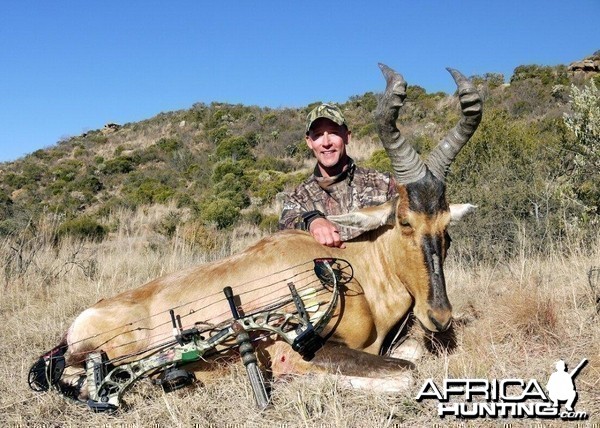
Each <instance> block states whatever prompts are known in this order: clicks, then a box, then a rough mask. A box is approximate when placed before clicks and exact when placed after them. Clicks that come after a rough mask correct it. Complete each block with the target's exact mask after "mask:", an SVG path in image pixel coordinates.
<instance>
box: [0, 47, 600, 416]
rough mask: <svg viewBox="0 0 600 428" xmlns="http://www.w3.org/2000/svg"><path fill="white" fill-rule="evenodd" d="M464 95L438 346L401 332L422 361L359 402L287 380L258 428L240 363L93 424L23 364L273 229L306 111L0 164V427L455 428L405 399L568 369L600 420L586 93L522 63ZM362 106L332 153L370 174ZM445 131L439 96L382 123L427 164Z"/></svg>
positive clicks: (131, 129) (142, 390) (346, 392)
mask: <svg viewBox="0 0 600 428" xmlns="http://www.w3.org/2000/svg"><path fill="white" fill-rule="evenodd" d="M596 56H597V57H598V58H599V60H600V55H599V54H596ZM473 79H474V81H475V82H476V84H477V85H478V87H479V89H480V91H481V93H482V95H483V96H484V98H485V104H484V119H483V121H482V123H481V126H480V127H479V129H478V131H477V132H476V134H475V135H474V137H473V139H472V140H471V141H470V142H469V144H468V145H467V146H466V147H465V148H464V149H463V151H462V152H461V153H460V155H459V156H458V158H457V160H456V162H455V163H454V164H453V166H452V170H451V171H450V174H449V176H448V179H447V181H448V192H449V199H450V201H451V202H471V203H473V204H475V205H478V207H479V208H478V211H477V214H476V215H475V216H471V217H469V218H468V219H467V221H466V222H464V223H462V224H460V225H457V226H456V227H454V228H453V230H452V237H453V243H452V247H451V249H450V251H449V256H448V260H447V262H446V269H445V274H446V280H447V283H448V294H449V298H450V301H451V302H452V304H453V307H454V311H455V315H456V321H455V323H454V330H453V331H452V334H451V335H450V337H448V336H426V335H425V334H424V333H423V332H422V331H421V330H420V328H419V327H418V326H415V327H413V329H412V330H411V331H410V334H411V335H412V336H414V337H415V338H417V339H418V340H420V341H422V342H423V343H425V344H427V346H428V347H429V349H430V352H428V353H426V354H425V356H424V357H423V359H422V360H421V361H420V362H419V364H418V368H417V370H416V371H415V372H414V373H413V376H414V379H415V382H414V385H413V387H412V388H411V389H410V390H409V391H406V392H404V393H399V394H390V395H377V394H374V393H372V392H366V391H354V390H351V389H348V388H347V387H345V386H344V384H343V381H342V380H341V379H340V378H339V377H337V376H325V377H311V376H309V377H298V378H289V379H286V380H280V381H278V382H277V383H276V384H275V385H274V395H273V400H274V405H273V407H272V408H270V409H268V410H267V411H265V412H263V413H258V412H256V411H255V408H254V405H253V401H252V397H251V390H250V387H249V385H248V383H247V381H246V378H245V374H244V370H243V367H242V366H241V365H240V366H232V367H228V368H226V369H225V373H224V375H223V377H222V379H220V380H218V381H216V382H215V383H212V384H207V385H204V386H198V387H197V388H194V389H185V390H183V391H181V392H177V393H174V394H169V395H167V394H163V393H162V391H161V390H160V388H157V387H154V386H152V385H151V384H150V383H149V382H145V381H144V382H140V383H139V384H138V385H136V386H135V388H133V389H132V390H131V391H129V392H128V393H127V394H126V396H125V398H126V401H127V403H128V404H129V406H130V407H129V410H128V411H127V412H125V413H120V414H117V415H105V414H93V413H91V412H90V411H89V410H88V409H86V408H79V407H76V406H74V405H73V404H71V403H67V402H65V401H63V400H62V399H60V398H59V397H58V396H57V394H52V393H50V394H36V393H34V392H32V391H30V390H29V389H28V387H27V385H26V378H27V372H28V370H29V367H30V365H31V363H32V362H33V361H34V360H35V358H36V357H37V356H38V355H40V354H41V353H42V352H43V351H46V350H48V349H50V348H51V347H53V346H54V345H55V344H56V343H57V341H58V340H59V338H60V337H61V336H62V334H63V333H64V332H65V331H66V329H67V328H68V326H69V325H70V323H71V322H72V320H73V319H74V317H75V316H76V315H77V314H79V313H80V312H81V311H82V310H83V309H85V308H86V307H89V306H90V305H92V304H93V303H94V302H96V301H97V300H99V299H101V298H104V297H106V296H111V295H114V294H116V293H118V292H120V291H123V290H127V289H131V288H134V287H137V286H139V285H141V284H143V283H145V282H147V281H149V280H151V279H153V278H156V277H158V276H160V275H163V274H166V273H169V272H175V271H178V270H180V269H183V268H186V267H189V266H193V265H197V264H199V263H204V262H209V261H212V260H218V259H221V258H223V257H224V256H227V255H229V254H232V253H235V252H237V251H239V250H241V249H242V248H245V247H246V246H247V245H249V244H251V243H253V242H255V241H256V240H257V239H259V238H260V237H262V236H264V235H266V234H269V233H271V232H273V231H274V230H275V224H276V220H277V215H278V212H279V206H278V197H277V195H278V193H280V192H281V191H284V190H285V189H289V188H291V187H292V186H294V185H295V184H296V183H298V182H299V181H300V180H303V179H304V178H305V177H306V176H307V175H308V174H310V172H311V170H312V165H313V161H312V159H311V157H310V153H308V151H307V149H306V147H305V143H304V141H303V135H304V126H305V125H304V118H305V116H306V113H307V112H308V111H309V110H310V109H311V108H312V105H309V106H306V107H305V108H302V109H269V108H260V107H256V106H243V105H227V104H219V103H212V104H210V105H205V104H197V105H194V106H192V107H191V108H190V109H186V110H181V111H176V112H167V113H161V114H159V115H157V116H156V117H153V118H151V119H148V120H146V121H142V122H138V123H128V124H122V125H114V126H107V127H105V128H104V129H100V130H95V131H90V132H88V133H86V134H85V135H80V136H76V137H72V138H69V139H65V140H64V141H60V142H59V143H57V144H56V145H55V146H53V147H50V148H47V149H44V150H38V151H36V152H34V153H32V154H30V155H28V156H26V157H24V158H22V159H19V160H17V161H15V162H11V163H4V164H2V165H0V264H1V266H2V269H1V270H0V283H1V287H2V299H0V336H1V337H2V338H3V339H4V340H3V341H2V344H1V345H0V361H2V366H0V367H1V369H0V374H1V376H0V421H2V422H5V423H6V424H7V425H8V426H40V425H41V424H47V425H51V426H125V425H127V426H140V427H141V426H144V427H145V426H227V424H238V425H240V426H241V425H242V424H247V425H248V426H280V425H281V426H291V427H296V426H322V425H325V426H339V427H345V426H365V427H382V426H395V425H396V424H406V426H429V425H433V424H439V423H443V424H451V423H454V422H457V421H455V420H453V419H449V420H440V419H439V418H438V417H437V416H436V413H435V411H436V410H435V406H434V404H433V403H431V402H428V401H425V402H422V403H417V402H416V401H415V400H414V397H415V395H416V394H417V391H418V389H419V388H420V387H421V385H422V384H423V382H424V380H425V379H427V378H434V379H436V380H439V379H444V378H447V377H454V378H461V377H462V378H465V377H481V378H489V379H492V378H498V379H502V378H511V377H515V376H517V377H521V378H524V379H530V378H535V379H537V380H538V381H539V382H540V383H545V382H546V381H547V378H548V376H549V374H550V373H551V372H552V371H553V368H554V363H555V362H556V360H557V359H558V358H563V359H565V360H566V361H567V362H568V363H569V364H570V365H574V364H576V363H577V362H578V361H579V360H580V359H581V358H584V357H585V358H588V359H589V364H588V366H587V367H586V368H585V370H583V371H582V373H581V375H580V376H579V377H578V378H577V389H578V391H579V394H580V400H579V402H578V404H577V409H578V410H585V411H586V412H587V413H588V414H589V415H590V419H589V420H588V422H590V423H598V422H600V419H599V417H600V416H599V415H600V406H599V403H600V396H599V395H598V385H599V384H600V336H599V330H598V328H597V321H598V316H599V313H600V307H599V303H598V302H599V301H600V300H599V299H600V297H599V296H600V276H599V274H598V273H599V272H600V236H599V235H598V223H599V214H600V211H599V209H600V208H599V207H600V191H599V189H600V186H599V185H598V184H599V183H600V93H599V91H598V88H600V79H599V78H598V76H597V75H591V76H590V75H589V73H588V74H581V73H579V72H575V71H574V70H573V69H572V68H571V69H570V68H569V67H567V66H556V67H546V66H538V65H524V66H521V67H518V68H517V69H515V72H514V74H513V76H511V77H510V78H508V79H505V78H504V76H500V75H497V74H495V73H488V74H486V75H484V76H474V77H473ZM505 80H507V82H506V81H505ZM594 81H595V82H596V83H594ZM415 83H418V82H415ZM594 85H595V86H594ZM377 96H378V94H373V93H366V94H363V95H357V96H355V97H351V99H349V100H348V101H347V102H346V103H344V104H343V105H342V106H341V107H342V109H343V110H344V112H345V114H346V117H347V119H348V121H349V122H350V124H351V128H352V130H353V141H352V144H351V146H350V147H349V151H350V153H351V155H352V156H353V157H355V158H356V159H357V160H358V161H359V163H361V164H363V165H367V166H372V167H376V168H379V169H388V168H389V162H388V160H387V158H386V156H385V154H384V152H383V151H382V150H381V145H380V142H379V140H378V137H377V136H376V133H375V129H374V125H373V122H372V112H373V110H374V108H375V106H376V103H377ZM565 115H566V116H565ZM457 120H458V105H457V99H456V97H454V96H453V94H444V93H434V94H430V93H427V91H426V90H425V89H424V88H421V87H419V86H410V87H409V90H408V99H407V103H406V106H405V108H404V109H403V111H402V113H401V116H400V118H399V126H400V128H401V129H402V130H403V132H404V135H405V136H406V138H407V139H408V140H409V141H410V142H411V143H412V144H413V145H414V146H415V147H416V148H417V149H418V151H419V152H421V153H427V152H428V151H429V149H430V148H431V147H433V145H434V144H436V143H437V141H439V139H440V138H442V137H443V136H444V135H445V134H446V132H447V131H448V130H449V129H450V128H451V127H452V126H454V124H455V123H456V121H457ZM450 345H451V346H450ZM458 422H463V421H458ZM508 422H510V423H511V424H512V426H521V425H526V426H529V425H530V422H531V421H530V420H527V419H521V420H517V419H515V420H510V421H508ZM536 422H537V421H536ZM497 424H498V421H496V420H477V421H475V423H473V426H496V425H497ZM236 426H237V425H236ZM557 426H558V425H557Z"/></svg>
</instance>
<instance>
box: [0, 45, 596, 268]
mask: <svg viewBox="0 0 600 428" xmlns="http://www.w3.org/2000/svg"><path fill="white" fill-rule="evenodd" d="M596 56H597V57H598V58H600V55H596ZM596 56H594V57H593V58H596ZM591 76H592V77H591V78H589V75H588V78H586V77H585V76H582V75H581V74H577V73H576V72H575V71H573V70H570V69H569V68H568V67H566V66H564V65H560V66H556V67H548V66H537V65H524V66H520V67H517V68H516V69H515V72H514V74H513V76H511V77H510V79H508V80H509V83H504V82H505V80H506V79H505V77H504V76H501V75H498V74H495V73H487V74H485V75H484V76H473V79H474V81H475V82H476V84H477V86H478V88H479V90H480V91H481V93H482V95H483V96H484V98H485V104H484V106H485V109H484V118H483V122H482V124H481V126H480V128H479V130H478V131H477V133H476V134H475V136H474V138H473V139H472V141H471V142H470V143H469V144H468V145H467V147H466V148H465V149H464V150H463V152H462V153H461V154H460V155H459V157H458V159H457V160H456V162H455V163H454V164H453V166H452V170H451V173H450V176H449V178H448V183H449V196H450V199H451V200H452V201H459V202H462V201H469V202H471V203H474V204H476V205H478V206H480V212H479V215H478V218H477V223H476V225H475V227H470V228H469V231H472V232H473V236H472V238H474V236H477V237H479V238H483V242H485V246H486V247H488V246H489V244H490V243H492V244H493V243H494V242H496V241H498V240H506V239H508V240H509V241H510V240H513V239H514V235H515V233H518V230H519V228H521V227H526V228H528V229H530V230H531V231H532V233H533V234H534V235H536V236H539V242H538V241H537V240H536V245H538V246H540V247H543V246H544V245H547V244H548V242H550V241H552V240H554V239H556V238H561V237H564V236H565V234H567V233H571V232H577V233H581V234H582V235H585V234H586V232H587V230H588V228H589V227H590V226H593V225H594V224H595V222H594V218H593V217H597V215H598V213H599V208H598V207H599V206H600V203H599V201H600V192H599V191H598V186H596V185H595V184H594V183H598V181H599V176H598V171H597V168H596V169H594V168H591V169H590V170H589V171H587V172H586V173H579V174H575V175H574V174H573V171H574V169H576V168H577V159H576V156H575V155H574V153H576V150H574V148H575V145H576V141H577V138H578V137H577V136H576V135H575V133H574V132H572V130H571V129H568V128H567V126H566V125H565V120H564V117H563V115H564V114H565V113H567V114H571V115H572V114H574V113H573V105H572V104H573V102H572V91H573V89H572V85H575V86H577V87H585V86H584V85H586V84H587V85H589V84H590V82H591V81H592V79H594V78H595V79H596V80H598V79H599V78H598V77H597V76H596V77H593V74H592V75H591ZM416 83H418V82H416ZM598 86H600V85H598ZM596 94H597V91H596ZM377 96H378V95H377V94H373V93H366V94H363V95H357V96H354V97H351V98H350V99H349V100H348V101H347V102H346V103H344V104H343V105H342V106H341V107H342V109H343V111H344V112H345V114H346V117H347V120H348V122H349V123H350V126H351V128H352V130H353V142H352V144H351V146H350V151H351V154H352V155H353V156H354V157H356V158H357V160H358V161H360V162H361V163H362V164H365V165H367V166H372V167H376V168H379V169H387V168H389V162H388V160H387V158H386V156H385V154H384V152H383V151H382V150H381V147H380V146H379V140H378V137H377V135H376V132H375V127H374V124H373V119H372V113H373V110H374V109H375V107H376V104H377ZM312 107H313V105H308V106H306V107H305V108H301V109H270V108H260V107H256V106H244V105H229V104H221V103H211V104H210V105H206V104H201V103H200V104H196V105H194V106H192V107H191V108H190V109H187V110H180V111H174V112H167V113H161V114H159V115H157V116H155V117H153V118H151V119H148V120H145V121H142V122H137V123H127V124H123V125H116V124H111V125H107V126H105V127H104V128H103V129H100V130H95V131H90V132H88V133H86V134H84V135H80V136H76V137H72V138H68V139H65V140H64V141H60V142H59V143H58V144H56V145H55V146H53V147H50V148H47V149H42V150H37V151H35V152H34V153H32V154H30V155H28V156H25V157H24V158H22V159H19V160H17V161H15V162H11V163H4V164H2V165H1V166H0V170H1V172H0V236H10V235H12V234H15V233H20V232H22V231H23V230H25V229H27V228H29V229H36V228H37V227H39V225H40V224H41V223H43V222H46V223H47V222H51V223H54V224H56V225H57V236H56V238H57V239H59V238H60V237H63V236H67V235H70V236H79V237H86V238H92V239H95V240H103V239H106V238H107V237H109V236H111V233H113V232H114V231H115V230H116V229H117V227H118V224H115V223H114V222H113V221H111V218H114V216H113V214H114V213H115V212H117V211H119V210H128V211H130V212H134V211H135V210H136V209H138V208H140V207H145V208H146V209H148V208H150V207H153V206H154V207H157V206H159V205H160V206H163V207H169V209H162V210H161V211H162V212H163V213H164V217H163V218H162V219H161V220H160V222H159V224H157V225H156V227H155V230H154V232H155V233H156V234H158V235H161V236H162V237H166V238H169V237H171V236H172V235H173V233H174V232H175V231H176V229H178V228H180V229H185V230H186V233H187V234H189V239H190V240H194V239H196V238H197V237H199V236H205V235H207V234H208V235H210V234H215V233H216V234H219V233H220V232H219V231H222V230H226V231H227V230H230V229H231V228H232V227H234V226H236V225H240V224H245V225H248V226H249V227H250V226H257V227H260V228H261V229H262V230H265V231H272V230H274V227H275V224H276V218H277V214H278V211H279V207H278V205H277V194H278V193H280V192H282V191H284V190H285V189H290V188H292V187H293V186H294V185H296V184H297V183H299V182H300V181H302V180H303V179H304V178H305V177H307V176H308V175H309V174H310V172H311V166H312V160H311V154H310V153H309V152H308V150H307V148H306V145H305V143H304V139H303V136H304V126H305V122H304V121H305V117H306V114H307V112H308V111H309V110H310V109H311V108H312ZM457 120H458V106H457V100H456V97H454V96H453V95H452V94H450V95H448V94H444V93H433V94H430V93H427V91H426V90H425V89H424V88H421V87H419V86H417V85H414V86H409V88H408V98H407V103H406V106H405V107H404V109H403V111H402V113H401V116H400V118H399V126H400V128H401V129H402V131H403V133H404V135H405V137H406V138H407V139H408V140H409V142H411V143H412V144H413V145H414V146H415V147H416V148H417V150H418V151H419V152H422V153H427V152H428V151H429V149H430V148H431V147H432V146H433V145H434V144H437V142H438V141H439V140H440V139H441V138H442V137H443V136H444V135H445V134H446V132H448V130H449V129H450V128H451V127H452V126H454V125H455V123H456V122H457ZM584 126H585V124H584ZM595 156H596V157H598V154H597V153H596V155H595ZM588 158H589V156H588ZM588 163H589V162H588ZM592 166H593V164H592ZM573 224H575V225H576V227H575V228H574V229H573V227H572V225H573ZM549 240H550V241H549ZM473 245H476V244H473ZM503 251H504V250H503ZM506 251H509V253H511V254H513V249H512V248H511V247H510V246H509V247H508V248H507V250H506ZM483 252H484V251H483V250H482V251H481V252H478V254H479V256H478V257H483V254H480V253H483ZM495 256H496V254H494V257H495Z"/></svg>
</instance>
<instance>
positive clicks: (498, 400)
mask: <svg viewBox="0 0 600 428" xmlns="http://www.w3.org/2000/svg"><path fill="white" fill-rule="evenodd" d="M586 364H587V359H585V358H584V359H583V360H582V361H581V362H580V363H579V364H578V365H577V367H575V368H574V369H573V370H571V371H570V372H569V371H567V365H566V364H565V362H564V361H562V360H560V361H558V362H556V366H555V367H556V371H555V372H554V373H552V374H551V375H550V377H549V379H548V382H547V383H546V388H545V389H544V388H542V386H541V385H540V383H539V382H538V381H537V380H536V379H529V380H525V379H492V380H489V379H444V381H443V382H441V383H436V382H434V380H433V379H427V380H426V381H425V382H424V383H423V386H422V387H421V389H420V390H419V392H418V394H417V396H416V400H417V401H418V402H421V401H423V400H437V401H438V406H437V411H438V416H440V417H441V418H445V417H446V416H455V417H457V418H471V419H475V418H485V417H489V418H543V419H561V420H585V419H588V414H587V413H586V412H585V411H582V410H575V404H576V402H577V398H578V395H577V389H576V387H575V377H576V376H577V375H578V374H579V372H580V371H581V369H582V368H583V367H584V366H585V365H586ZM563 405H564V406H563Z"/></svg>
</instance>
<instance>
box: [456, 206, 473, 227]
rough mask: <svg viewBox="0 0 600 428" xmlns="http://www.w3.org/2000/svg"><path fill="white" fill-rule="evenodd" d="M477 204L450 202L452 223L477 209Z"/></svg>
mask: <svg viewBox="0 0 600 428" xmlns="http://www.w3.org/2000/svg"><path fill="white" fill-rule="evenodd" d="M475 208H477V205H472V204H450V224H452V223H457V222H459V221H460V220H461V219H462V218H463V217H464V216H465V215H467V214H469V213H470V212H473V211H475Z"/></svg>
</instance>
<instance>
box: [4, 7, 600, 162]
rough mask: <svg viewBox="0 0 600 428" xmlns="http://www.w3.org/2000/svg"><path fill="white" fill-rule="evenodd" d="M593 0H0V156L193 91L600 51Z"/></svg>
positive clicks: (227, 92)
mask: <svg viewBox="0 0 600 428" xmlns="http://www.w3.org/2000/svg"><path fill="white" fill-rule="evenodd" d="M598 17H600V0H571V1H563V0H532V1H528V0H505V1H499V0H498V1H487V0H476V1H475V0H464V1H454V0H411V1H406V0H396V1H379V0H370V1H368V2H367V1H353V0H349V1H329V2H318V1H312V0H307V1H296V2H292V1H288V2H285V1H271V0H267V1H260V0H258V1H252V2H251V1H201V0H194V1H187V0H181V1H176V2H165V1H153V0H148V1H134V0H129V1H114V0H103V1H81V0H79V1H74V0H73V1H53V2H48V1H41V0H39V1H32V0H21V1H19V0H4V1H2V2H1V4H0V161H9V160H14V159H16V158H18V157H21V156H23V155H25V154H27V153H31V152H33V151H35V150H37V149H40V148H46V147H49V146H52V145H54V144H56V143H57V142H58V141H59V140H60V139H62V138H65V137H69V136H74V135H79V134H81V133H82V132H85V131H88V130H92V129H98V128H101V127H102V126H103V125H104V124H105V123H107V122H116V123H127V122H136V121H139V120H143V119H147V118H150V117H153V116H155V115H156V114H158V113H160V112H166V111H172V110H179V109H187V108H190V107H191V106H192V105H193V104H194V103H196V102H205V103H210V102H211V101H220V102H229V103H242V104H246V105H259V106H269V107H274V108H277V107H301V106H305V105H306V104H308V103H311V102H314V101H332V102H344V101H346V100H347V99H348V98H349V97H350V96H352V95H358V94H363V93H365V92H367V91H374V92H379V91H381V90H382V88H383V78H382V77H381V75H380V73H379V69H378V68H377V63H378V62H384V63H386V64H388V65H389V66H391V67H392V68H395V69H397V70H398V71H400V72H401V73H403V75H404V77H405V78H406V80H407V81H408V83H409V84H415V85H420V86H422V87H424V88H425V89H427V91H428V92H435V91H445V92H451V91H452V90H453V84H452V80H451V78H450V75H449V74H448V73H447V72H446V71H445V70H444V68H445V67H447V66H451V67H453V68H457V69H459V70H461V71H462V72H463V73H464V74H466V75H474V74H484V73H487V72H495V73H503V74H504V75H505V78H506V79H508V78H510V76H511V75H512V72H513V70H514V68H515V67H517V66H519V65H523V64H540V65H557V64H568V63H570V62H573V61H575V60H579V59H582V58H584V57H585V56H588V55H591V54H592V53H593V52H595V51H597V50H600V31H599V30H598Z"/></svg>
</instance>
